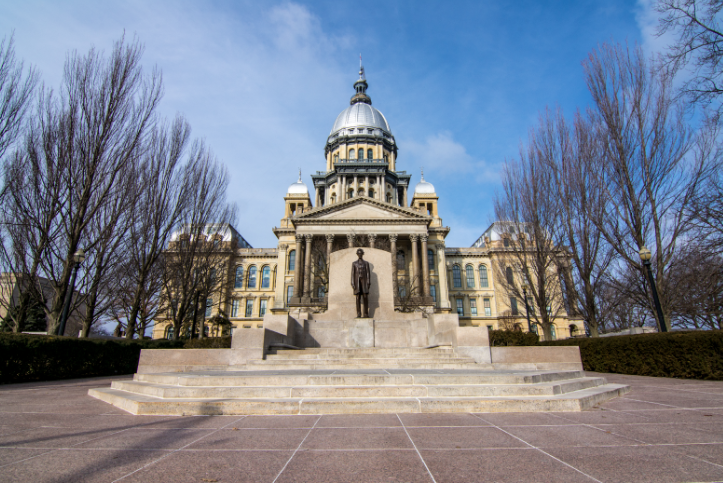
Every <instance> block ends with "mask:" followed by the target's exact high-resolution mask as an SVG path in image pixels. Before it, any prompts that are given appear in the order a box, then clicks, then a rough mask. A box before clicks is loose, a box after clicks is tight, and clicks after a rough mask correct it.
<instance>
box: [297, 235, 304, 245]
mask: <svg viewBox="0 0 723 483" xmlns="http://www.w3.org/2000/svg"><path fill="white" fill-rule="evenodd" d="M303 241H304V235H298V234H297V235H296V243H301V242H303Z"/></svg>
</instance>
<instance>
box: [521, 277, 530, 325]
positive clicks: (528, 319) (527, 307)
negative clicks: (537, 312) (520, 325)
mask: <svg viewBox="0 0 723 483" xmlns="http://www.w3.org/2000/svg"><path fill="white" fill-rule="evenodd" d="M522 296H523V297H524V298H525V315H526V316H527V332H532V324H530V307H529V305H528V304H527V284H526V283H523V284H522Z"/></svg>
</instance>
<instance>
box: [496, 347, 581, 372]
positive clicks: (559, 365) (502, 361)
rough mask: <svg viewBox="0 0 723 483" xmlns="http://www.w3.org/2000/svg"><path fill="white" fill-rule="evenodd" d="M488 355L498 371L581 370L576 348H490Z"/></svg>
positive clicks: (578, 353)
mask: <svg viewBox="0 0 723 483" xmlns="http://www.w3.org/2000/svg"><path fill="white" fill-rule="evenodd" d="M490 355H491V357H492V363H493V364H495V367H496V368H499V369H505V368H507V369H520V370H522V369H530V370H570V371H582V370H583V369H582V359H581V358H580V348H579V347H577V346H567V347H559V346H558V347H554V346H542V347H536V346H525V347H490Z"/></svg>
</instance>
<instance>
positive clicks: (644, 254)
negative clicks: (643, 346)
mask: <svg viewBox="0 0 723 483" xmlns="http://www.w3.org/2000/svg"><path fill="white" fill-rule="evenodd" d="M651 258H652V254H651V253H650V250H648V249H647V248H646V247H643V248H641V249H640V260H642V261H643V265H645V270H646V273H647V275H648V281H649V282H650V288H651V289H652V292H653V303H654V304H655V311H656V312H657V314H658V322H659V323H660V331H661V332H668V327H667V325H666V323H665V317H664V316H663V309H662V307H661V306H660V299H659V298H658V288H657V287H656V286H655V279H654V278H653V270H652V269H651V268H650V259H651Z"/></svg>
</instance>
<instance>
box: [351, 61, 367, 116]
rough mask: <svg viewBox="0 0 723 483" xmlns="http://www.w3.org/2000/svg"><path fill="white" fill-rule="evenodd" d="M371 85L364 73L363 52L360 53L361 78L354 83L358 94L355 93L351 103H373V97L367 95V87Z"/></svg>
mask: <svg viewBox="0 0 723 483" xmlns="http://www.w3.org/2000/svg"><path fill="white" fill-rule="evenodd" d="M368 87H369V84H367V79H366V76H365V75H364V65H363V64H362V57H361V54H359V79H357V81H356V82H355V83H354V90H356V94H354V95H353V96H352V98H351V101H350V102H349V104H351V105H354V104H356V103H358V102H363V103H364V104H369V105H371V104H372V99H371V98H370V97H369V96H368V95H367V88H368Z"/></svg>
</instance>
